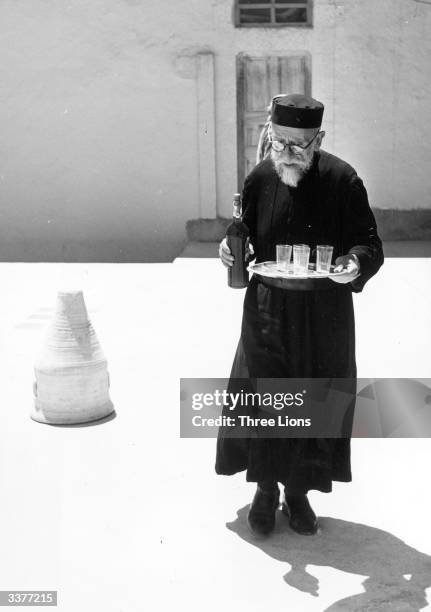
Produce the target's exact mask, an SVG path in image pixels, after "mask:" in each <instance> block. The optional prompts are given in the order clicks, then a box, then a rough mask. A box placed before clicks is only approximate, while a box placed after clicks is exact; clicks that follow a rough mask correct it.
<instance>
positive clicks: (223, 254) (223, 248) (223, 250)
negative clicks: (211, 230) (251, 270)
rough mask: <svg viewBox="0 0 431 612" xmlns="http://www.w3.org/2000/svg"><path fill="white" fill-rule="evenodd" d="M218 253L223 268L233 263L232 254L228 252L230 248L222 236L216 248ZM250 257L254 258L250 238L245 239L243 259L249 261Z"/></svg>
mask: <svg viewBox="0 0 431 612" xmlns="http://www.w3.org/2000/svg"><path fill="white" fill-rule="evenodd" d="M218 254H219V257H220V259H221V261H222V264H223V265H224V266H225V268H230V267H231V266H232V264H233V261H234V256H233V255H232V254H231V252H230V248H229V247H228V245H227V240H226V238H223V240H222V241H221V242H220V245H219V248H218ZM252 259H254V248H253V245H252V244H251V242H250V240H249V239H247V243H246V251H245V261H246V262H249V261H251V260H252Z"/></svg>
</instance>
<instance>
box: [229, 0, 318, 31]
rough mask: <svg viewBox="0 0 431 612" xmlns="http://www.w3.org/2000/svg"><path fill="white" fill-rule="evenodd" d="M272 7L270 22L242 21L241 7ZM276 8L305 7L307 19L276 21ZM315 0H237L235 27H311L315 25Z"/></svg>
mask: <svg viewBox="0 0 431 612" xmlns="http://www.w3.org/2000/svg"><path fill="white" fill-rule="evenodd" d="M244 8H249V9H252V8H255V9H259V8H260V9H263V8H264V9H270V14H271V21H270V22H268V23H242V22H241V21H240V9H244ZM276 8H305V10H306V11H307V21H292V22H287V23H276V21H275V9H276ZM312 16H313V0H303V1H302V2H300V1H297V2H284V3H283V2H280V1H278V2H277V4H276V0H261V1H260V2H259V3H252V4H250V3H245V2H244V3H242V0H235V27H236V28H311V27H313V19H312Z"/></svg>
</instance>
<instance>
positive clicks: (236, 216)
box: [232, 204, 241, 221]
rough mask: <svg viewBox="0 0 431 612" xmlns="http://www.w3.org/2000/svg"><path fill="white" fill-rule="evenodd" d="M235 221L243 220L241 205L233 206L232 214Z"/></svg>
mask: <svg viewBox="0 0 431 612" xmlns="http://www.w3.org/2000/svg"><path fill="white" fill-rule="evenodd" d="M232 216H233V218H234V219H237V220H238V221H240V220H241V204H234V205H233V214H232Z"/></svg>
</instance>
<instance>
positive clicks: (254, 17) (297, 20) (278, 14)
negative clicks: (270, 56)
mask: <svg viewBox="0 0 431 612" xmlns="http://www.w3.org/2000/svg"><path fill="white" fill-rule="evenodd" d="M235 25H236V26H237V27H253V28H254V27H285V26H311V25H312V22H311V0H308V1H306V2H297V1H292V0H267V1H266V2H265V1H264V0H236V2H235Z"/></svg>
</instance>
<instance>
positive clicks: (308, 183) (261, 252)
mask: <svg viewBox="0 0 431 612" xmlns="http://www.w3.org/2000/svg"><path fill="white" fill-rule="evenodd" d="M243 210H244V215H243V218H244V222H245V223H246V224H247V226H248V228H249V230H250V240H251V243H252V244H253V246H254V249H255V255H256V262H262V261H274V260H275V258H276V257H275V255H276V245H277V244H308V245H309V246H310V248H311V253H312V257H311V259H310V261H313V258H314V257H315V252H314V251H315V247H316V245H317V244H330V245H333V247H334V252H333V259H332V261H333V262H335V259H336V258H337V257H338V256H340V255H346V254H348V253H352V254H353V253H354V254H356V255H357V257H358V259H359V262H360V270H361V274H360V276H359V277H358V278H356V279H355V280H353V281H352V282H350V283H347V284H338V283H335V282H332V281H330V282H329V281H325V282H326V283H327V284H328V283H329V285H330V286H329V288H328V286H326V287H325V289H321V290H320V289H319V290H313V291H302V290H301V291H297V290H294V291H292V290H286V289H281V288H276V287H271V286H267V285H265V284H264V283H263V282H262V281H261V280H260V279H259V277H257V276H256V275H254V276H253V277H252V279H251V281H250V284H249V286H248V288H247V291H246V294H245V299H244V310H243V319H242V328H241V337H240V340H239V343H238V348H237V351H236V355H235V358H234V362H233V366H232V371H231V378H230V383H229V389H228V390H229V391H230V392H238V391H240V390H241V388H244V386H243V382H244V379H249V380H252V379H254V378H349V379H356V361H355V328H354V313H353V300H352V291H353V292H360V291H362V289H363V287H364V285H365V283H366V282H367V280H368V279H369V278H371V277H372V276H373V275H374V274H375V273H376V272H377V270H378V269H379V268H380V266H381V265H382V263H383V251H382V243H381V240H380V238H379V236H378V233H377V227H376V221H375V218H374V215H373V213H372V211H371V209H370V206H369V203H368V197H367V192H366V190H365V187H364V185H363V183H362V181H361V179H360V178H359V177H358V175H357V174H356V172H355V170H354V169H353V168H352V167H351V166H350V165H349V164H347V163H346V162H344V161H342V160H341V159H339V158H337V157H335V156H334V155H331V154H329V153H326V152H324V151H320V152H319V153H317V154H315V157H314V160H313V164H312V166H311V168H310V170H309V171H308V172H307V174H306V175H305V176H304V178H303V179H302V180H301V181H300V182H299V184H298V186H297V187H296V188H292V187H288V186H287V185H285V184H284V183H282V182H281V181H280V179H279V177H278V175H277V173H276V171H275V168H274V165H273V163H272V161H271V159H270V158H266V159H264V160H263V161H262V162H261V163H260V164H258V165H257V166H256V167H255V168H254V169H253V170H252V172H251V173H250V174H249V175H248V177H247V178H246V181H245V184H244V190H243ZM314 260H315V259H314ZM370 349H371V347H370ZM240 379H242V380H240ZM250 390H252V388H250ZM224 412H225V413H226V414H228V407H225V408H224ZM215 469H216V472H217V473H218V474H234V473H236V472H239V471H243V470H247V472H246V479H247V480H248V481H252V482H259V481H262V480H270V479H274V480H277V481H278V482H282V483H285V484H286V485H287V486H288V487H289V490H290V491H291V492H293V493H294V492H296V493H304V492H307V491H308V490H310V489H317V490H320V491H325V492H329V491H331V490H332V481H334V480H337V481H344V482H348V481H350V480H351V468H350V439H349V438H333V439H307V438H263V437H257V438H256V437H250V438H229V437H226V429H225V428H224V427H220V429H219V432H218V439H217V452H216V465H215Z"/></svg>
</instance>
